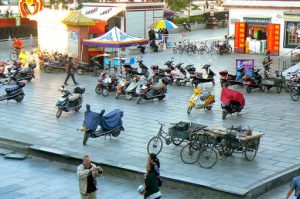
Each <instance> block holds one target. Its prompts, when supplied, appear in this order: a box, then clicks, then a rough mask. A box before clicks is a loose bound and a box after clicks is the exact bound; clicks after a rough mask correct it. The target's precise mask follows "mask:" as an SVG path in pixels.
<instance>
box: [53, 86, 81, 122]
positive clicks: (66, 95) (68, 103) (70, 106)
mask: <svg viewBox="0 0 300 199" xmlns="http://www.w3.org/2000/svg"><path fill="white" fill-rule="evenodd" d="M59 91H60V92H61V93H62V94H63V95H62V96H61V97H60V98H59V99H58V102H57V103H56V107H57V112H56V118H59V117H60V116H61V114H62V112H63V111H65V112H70V111H75V112H78V111H79V110H80V108H81V107H82V102H83V97H82V94H83V93H84V92H85V88H83V87H76V88H74V91H73V93H71V92H70V91H68V90H66V89H65V87H64V86H62V89H59Z"/></svg>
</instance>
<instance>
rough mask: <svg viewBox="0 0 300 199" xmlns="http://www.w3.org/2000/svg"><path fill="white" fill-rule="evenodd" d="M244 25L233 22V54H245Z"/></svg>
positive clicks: (243, 23)
mask: <svg viewBox="0 0 300 199" xmlns="http://www.w3.org/2000/svg"><path fill="white" fill-rule="evenodd" d="M245 37H246V23H245V22H235V32H234V52H237V53H244V52H245V40H246V38H245Z"/></svg>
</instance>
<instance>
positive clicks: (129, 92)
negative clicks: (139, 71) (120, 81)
mask: <svg viewBox="0 0 300 199" xmlns="http://www.w3.org/2000/svg"><path fill="white" fill-rule="evenodd" d="M139 80H140V76H139V75H136V76H134V77H133V78H132V80H131V81H130V84H129V85H128V86H127V87H126V89H125V93H124V95H125V100H128V101H129V100H132V99H133V97H138V95H137V88H138V86H139Z"/></svg>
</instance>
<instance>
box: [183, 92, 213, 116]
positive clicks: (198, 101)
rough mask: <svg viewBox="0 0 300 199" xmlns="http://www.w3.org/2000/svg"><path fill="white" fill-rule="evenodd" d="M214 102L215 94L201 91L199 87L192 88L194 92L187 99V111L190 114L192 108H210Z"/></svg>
mask: <svg viewBox="0 0 300 199" xmlns="http://www.w3.org/2000/svg"><path fill="white" fill-rule="evenodd" d="M214 103H215V96H214V95H212V94H211V93H210V92H209V91H207V90H205V91H202V90H201V89H199V88H195V89H194V94H193V95H192V96H191V98H190V100H189V106H188V109H187V113H188V114H190V113H191V111H192V109H193V108H196V109H204V110H211V109H212V107H213V104H214Z"/></svg>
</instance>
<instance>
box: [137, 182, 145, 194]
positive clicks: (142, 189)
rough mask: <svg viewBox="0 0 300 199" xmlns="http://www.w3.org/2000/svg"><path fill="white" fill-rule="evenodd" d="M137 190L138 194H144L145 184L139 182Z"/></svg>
mask: <svg viewBox="0 0 300 199" xmlns="http://www.w3.org/2000/svg"><path fill="white" fill-rule="evenodd" d="M137 191H138V192H139V194H141V195H144V193H145V185H143V184H141V185H139V186H138V188H137Z"/></svg>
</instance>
